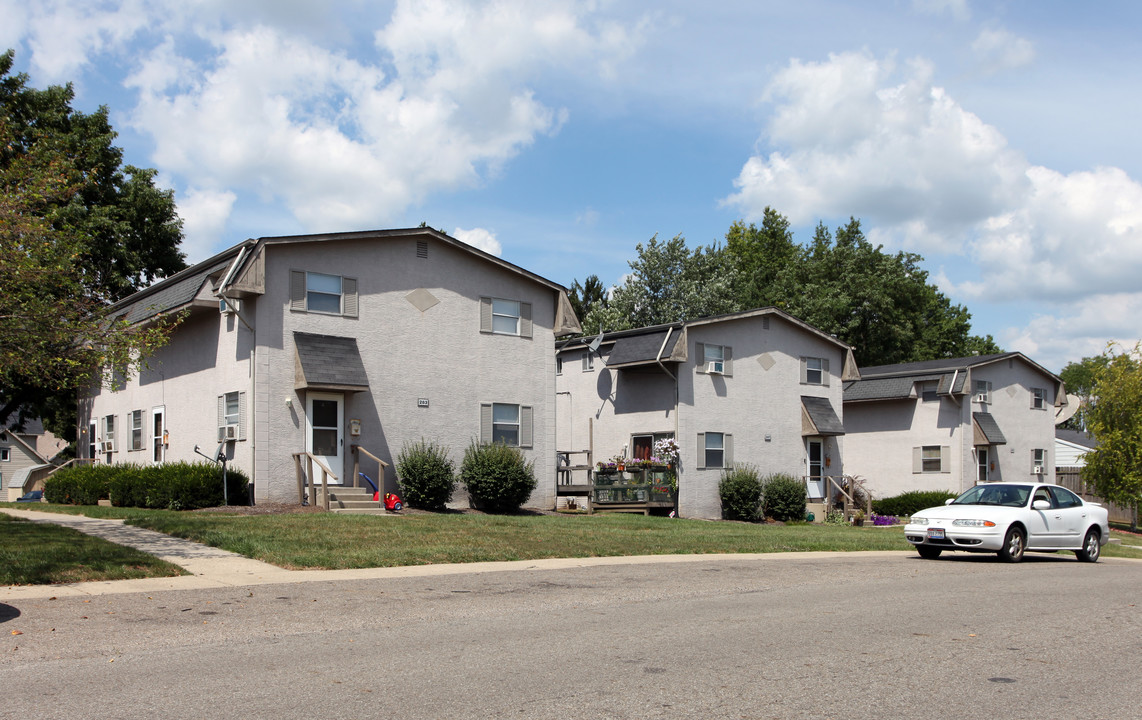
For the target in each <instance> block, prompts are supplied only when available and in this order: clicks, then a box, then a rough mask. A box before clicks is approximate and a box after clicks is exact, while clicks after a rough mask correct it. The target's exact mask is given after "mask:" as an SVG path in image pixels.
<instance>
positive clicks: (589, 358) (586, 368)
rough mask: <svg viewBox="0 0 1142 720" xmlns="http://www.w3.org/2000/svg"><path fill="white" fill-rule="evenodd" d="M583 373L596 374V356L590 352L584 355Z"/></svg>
mask: <svg viewBox="0 0 1142 720" xmlns="http://www.w3.org/2000/svg"><path fill="white" fill-rule="evenodd" d="M583 372H595V356H594V355H593V354H592V353H591V351H590V350H587V352H585V353H583Z"/></svg>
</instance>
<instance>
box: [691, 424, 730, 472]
mask: <svg viewBox="0 0 1142 720" xmlns="http://www.w3.org/2000/svg"><path fill="white" fill-rule="evenodd" d="M711 436H716V437H717V438H719V439H720V440H721V447H711V445H710V440H711V439H712V437H711ZM697 449H698V452H697V453H696V455H697V458H698V469H699V470H730V469H732V468H733V466H734V436H733V433H728V432H701V433H698V448H697ZM707 452H720V453H722V458H721V464H720V465H713V464H711V463H710V462H709V459H710V458H709V456H708V455H707Z"/></svg>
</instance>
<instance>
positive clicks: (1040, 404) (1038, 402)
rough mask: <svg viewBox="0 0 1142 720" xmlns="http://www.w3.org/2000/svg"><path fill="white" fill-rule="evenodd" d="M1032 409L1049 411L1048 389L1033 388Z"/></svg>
mask: <svg viewBox="0 0 1142 720" xmlns="http://www.w3.org/2000/svg"><path fill="white" fill-rule="evenodd" d="M1031 409H1032V410H1046V409H1047V389H1046V388H1031Z"/></svg>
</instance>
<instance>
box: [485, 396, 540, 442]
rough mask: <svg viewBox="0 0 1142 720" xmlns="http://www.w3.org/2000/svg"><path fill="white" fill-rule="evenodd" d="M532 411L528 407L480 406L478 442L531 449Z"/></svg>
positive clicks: (486, 404) (501, 404)
mask: <svg viewBox="0 0 1142 720" xmlns="http://www.w3.org/2000/svg"><path fill="white" fill-rule="evenodd" d="M532 421H533V410H532V406H530V405H515V404H511V403H483V404H481V405H480V442H481V443H483V444H485V445H490V444H493V443H499V444H503V445H507V446H509V447H531V446H532V444H533V441H532Z"/></svg>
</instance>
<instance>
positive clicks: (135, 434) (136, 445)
mask: <svg viewBox="0 0 1142 720" xmlns="http://www.w3.org/2000/svg"><path fill="white" fill-rule="evenodd" d="M128 422H130V425H131V426H130V428H129V430H130V432H131V446H130V449H131V450H142V449H143V411H142V410H132V411H131V414H130V415H129V416H128Z"/></svg>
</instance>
